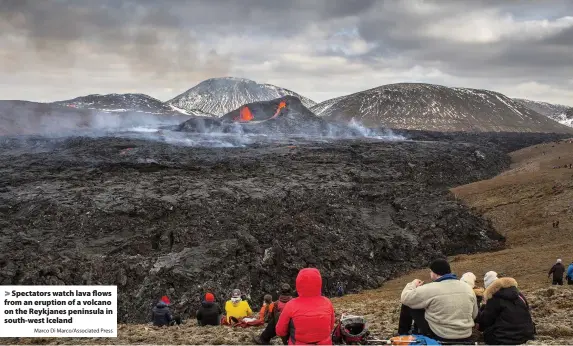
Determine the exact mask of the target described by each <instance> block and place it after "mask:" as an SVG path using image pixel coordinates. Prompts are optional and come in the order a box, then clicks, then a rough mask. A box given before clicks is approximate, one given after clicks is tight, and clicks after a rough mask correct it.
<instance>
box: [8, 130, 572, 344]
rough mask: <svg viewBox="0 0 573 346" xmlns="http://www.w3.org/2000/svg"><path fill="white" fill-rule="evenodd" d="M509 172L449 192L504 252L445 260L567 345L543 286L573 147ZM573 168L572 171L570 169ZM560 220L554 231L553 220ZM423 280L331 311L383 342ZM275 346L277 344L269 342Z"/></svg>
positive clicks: (567, 299) (173, 334)
mask: <svg viewBox="0 0 573 346" xmlns="http://www.w3.org/2000/svg"><path fill="white" fill-rule="evenodd" d="M511 156H512V159H513V164H512V166H511V169H510V170H509V171H506V172H504V173H503V174H501V175H499V176H497V177H495V178H493V179H490V180H485V181H480V182H476V183H473V184H469V185H464V186H460V187H457V188H455V189H452V192H453V193H454V194H455V195H456V196H457V198H459V199H461V200H463V201H465V202H466V203H467V204H468V205H470V206H472V207H473V208H475V209H476V210H477V211H479V212H481V213H482V214H483V215H484V216H485V217H487V218H489V219H491V220H492V222H493V224H494V226H495V227H496V229H497V230H498V231H499V232H501V233H502V234H504V235H505V236H506V237H507V245H508V248H507V249H505V250H503V251H500V252H496V253H484V254H477V255H469V256H467V255H463V256H456V257H455V258H452V259H451V260H452V266H453V269H454V271H455V272H456V273H458V274H462V273H463V272H466V271H472V272H474V273H475V274H476V276H478V284H479V285H481V284H482V282H481V279H480V278H481V277H483V274H484V273H485V272H487V271H489V270H495V271H497V272H499V273H503V274H504V275H508V276H512V277H514V278H516V280H517V281H518V283H519V284H520V288H522V289H523V290H524V292H525V294H526V296H527V298H528V299H529V301H530V304H531V307H532V313H533V316H534V320H535V322H536V324H537V329H538V333H539V335H538V337H537V340H536V342H535V343H544V344H573V288H572V287H567V286H564V287H549V282H548V279H547V271H548V269H549V268H550V267H551V265H553V263H554V262H555V259H557V258H562V259H563V261H564V262H565V264H568V263H570V262H571V261H573V250H571V249H573V213H572V211H573V210H572V209H573V205H572V201H573V168H572V169H569V168H554V167H557V166H561V167H563V166H564V165H567V167H568V165H569V164H572V165H573V143H568V142H567V141H562V142H560V143H550V144H544V145H537V146H534V147H530V148H525V149H522V150H519V151H516V152H514V153H512V154H511ZM572 167H573V166H572ZM556 220H559V222H560V224H559V228H558V229H555V228H553V227H552V222H553V221H556ZM414 278H420V279H423V280H426V279H428V270H427V269H423V270H419V271H415V272H412V273H409V274H407V275H404V276H402V277H400V278H399V279H396V280H393V281H390V282H388V283H387V284H386V285H384V287H382V288H380V289H378V290H371V291H366V292H363V293H361V294H355V295H348V296H346V297H343V298H335V299H333V302H334V304H335V308H336V310H337V313H341V312H352V313H356V314H361V315H364V316H365V317H366V318H367V319H368V320H369V322H370V323H371V324H370V329H371V330H372V332H373V334H374V335H375V336H376V337H379V338H387V337H390V336H392V335H393V333H394V332H395V331H396V330H397V320H398V309H399V301H398V297H399V295H400V291H401V290H402V288H403V286H404V285H405V283H406V282H408V281H410V280H412V279H414ZM258 332H259V331H258V330H255V329H252V330H244V329H238V330H233V329H231V328H227V327H214V328H200V327H197V326H196V324H195V321H189V322H188V323H186V324H185V325H183V326H182V327H174V328H169V329H167V328H154V327H150V326H146V325H121V326H120V330H119V337H118V338H117V339H89V338H85V339H19V340H15V339H10V340H7V339H5V340H0V341H2V342H4V343H13V342H19V343H26V344H31V343H34V344H46V343H51V344H61V343H66V344H80V343H84V344H105V343H113V344H247V343H250V340H251V339H250V338H251V335H253V334H254V333H258ZM275 343H277V340H275Z"/></svg>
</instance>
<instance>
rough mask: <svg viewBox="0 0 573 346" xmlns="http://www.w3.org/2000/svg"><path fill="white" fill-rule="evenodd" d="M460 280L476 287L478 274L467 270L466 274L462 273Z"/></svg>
mask: <svg viewBox="0 0 573 346" xmlns="http://www.w3.org/2000/svg"><path fill="white" fill-rule="evenodd" d="M460 281H463V282H465V283H466V284H468V285H470V287H471V288H474V287H475V286H476V276H475V275H474V273H472V272H467V273H465V274H464V275H462V278H461V279H460Z"/></svg>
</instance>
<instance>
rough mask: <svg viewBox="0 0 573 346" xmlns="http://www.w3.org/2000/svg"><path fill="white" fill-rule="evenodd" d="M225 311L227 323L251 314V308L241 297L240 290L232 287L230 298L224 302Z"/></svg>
mask: <svg viewBox="0 0 573 346" xmlns="http://www.w3.org/2000/svg"><path fill="white" fill-rule="evenodd" d="M225 313H226V314H227V323H231V322H238V321H240V320H242V319H243V318H245V317H249V316H251V315H252V314H253V310H251V307H250V306H249V303H248V302H246V301H244V300H242V299H241V290H239V289H234V290H233V293H232V295H231V299H230V300H227V302H226V303H225Z"/></svg>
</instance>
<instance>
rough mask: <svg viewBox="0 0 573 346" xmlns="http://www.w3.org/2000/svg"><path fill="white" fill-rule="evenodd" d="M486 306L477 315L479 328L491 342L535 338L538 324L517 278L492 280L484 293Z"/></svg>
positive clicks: (519, 340) (513, 343)
mask: <svg viewBox="0 0 573 346" xmlns="http://www.w3.org/2000/svg"><path fill="white" fill-rule="evenodd" d="M483 300H484V303H485V305H484V308H483V309H482V311H481V312H480V314H479V315H478V318H477V322H478V325H479V330H480V331H481V332H483V337H484V341H485V343H486V344H488V345H516V344H524V343H526V342H527V341H528V340H534V336H535V325H534V324H533V320H532V318H531V313H530V312H529V304H528V303H527V300H526V299H525V297H524V296H523V294H521V293H520V292H519V290H518V289H517V282H516V281H515V279H512V278H508V277H504V278H500V279H497V280H495V281H493V283H491V284H490V285H488V287H487V288H486V290H485V293H484V297H483Z"/></svg>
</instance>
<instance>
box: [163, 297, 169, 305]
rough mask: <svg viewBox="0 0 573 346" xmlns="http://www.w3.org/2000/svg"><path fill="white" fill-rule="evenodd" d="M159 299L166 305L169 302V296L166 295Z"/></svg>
mask: <svg viewBox="0 0 573 346" xmlns="http://www.w3.org/2000/svg"><path fill="white" fill-rule="evenodd" d="M161 301H162V302H164V303H165V304H167V305H169V304H171V302H170V301H169V297H167V296H163V297H161Z"/></svg>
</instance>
